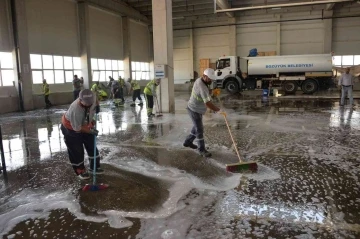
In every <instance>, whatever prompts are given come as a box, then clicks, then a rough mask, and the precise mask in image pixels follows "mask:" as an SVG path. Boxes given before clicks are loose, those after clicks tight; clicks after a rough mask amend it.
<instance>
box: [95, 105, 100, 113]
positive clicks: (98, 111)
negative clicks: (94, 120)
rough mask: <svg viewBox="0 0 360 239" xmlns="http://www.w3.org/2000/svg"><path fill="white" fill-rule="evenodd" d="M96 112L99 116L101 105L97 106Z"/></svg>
mask: <svg viewBox="0 0 360 239" xmlns="http://www.w3.org/2000/svg"><path fill="white" fill-rule="evenodd" d="M95 112H96V114H99V113H100V105H97V106H96V108H95Z"/></svg>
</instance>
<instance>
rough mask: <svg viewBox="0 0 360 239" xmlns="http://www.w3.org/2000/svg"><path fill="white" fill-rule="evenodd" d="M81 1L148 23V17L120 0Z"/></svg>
mask: <svg viewBox="0 0 360 239" xmlns="http://www.w3.org/2000/svg"><path fill="white" fill-rule="evenodd" d="M78 1H79V0H78ZM81 1H82V2H84V1H85V2H88V3H89V4H90V5H92V6H94V7H97V8H100V9H103V10H107V11H111V12H114V13H117V14H119V15H121V16H128V17H129V18H132V19H134V20H140V21H142V22H144V23H146V24H148V23H149V19H148V18H147V17H146V16H144V15H142V14H141V13H140V12H139V11H137V10H135V9H134V8H132V7H130V6H129V5H127V4H126V3H124V2H122V1H120V0H81Z"/></svg>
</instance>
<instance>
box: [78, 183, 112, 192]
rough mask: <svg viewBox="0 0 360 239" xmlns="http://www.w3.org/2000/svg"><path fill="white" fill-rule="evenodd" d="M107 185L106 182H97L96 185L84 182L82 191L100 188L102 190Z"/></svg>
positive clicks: (98, 189)
mask: <svg viewBox="0 0 360 239" xmlns="http://www.w3.org/2000/svg"><path fill="white" fill-rule="evenodd" d="M108 187H109V185H108V184H103V183H101V184H97V185H93V184H86V185H85V186H84V187H83V189H82V190H83V191H100V190H104V189H107V188H108Z"/></svg>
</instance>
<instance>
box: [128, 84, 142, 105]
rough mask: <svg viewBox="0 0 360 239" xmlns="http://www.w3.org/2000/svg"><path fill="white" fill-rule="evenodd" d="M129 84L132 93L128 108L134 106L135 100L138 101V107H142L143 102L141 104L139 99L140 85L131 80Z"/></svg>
mask: <svg viewBox="0 0 360 239" xmlns="http://www.w3.org/2000/svg"><path fill="white" fill-rule="evenodd" d="M129 82H130V84H131V90H132V92H133V95H132V97H133V103H132V104H131V105H130V106H135V101H136V98H137V99H138V100H139V105H140V106H141V105H143V102H142V99H141V96H140V85H139V83H138V82H137V80H131V79H130V78H129Z"/></svg>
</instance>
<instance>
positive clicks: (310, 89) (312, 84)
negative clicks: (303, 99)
mask: <svg viewBox="0 0 360 239" xmlns="http://www.w3.org/2000/svg"><path fill="white" fill-rule="evenodd" d="M301 89H302V91H303V92H304V93H305V94H312V93H314V92H316V91H317V90H318V84H317V82H316V81H315V80H312V79H308V80H305V81H304V83H302V85H301Z"/></svg>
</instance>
